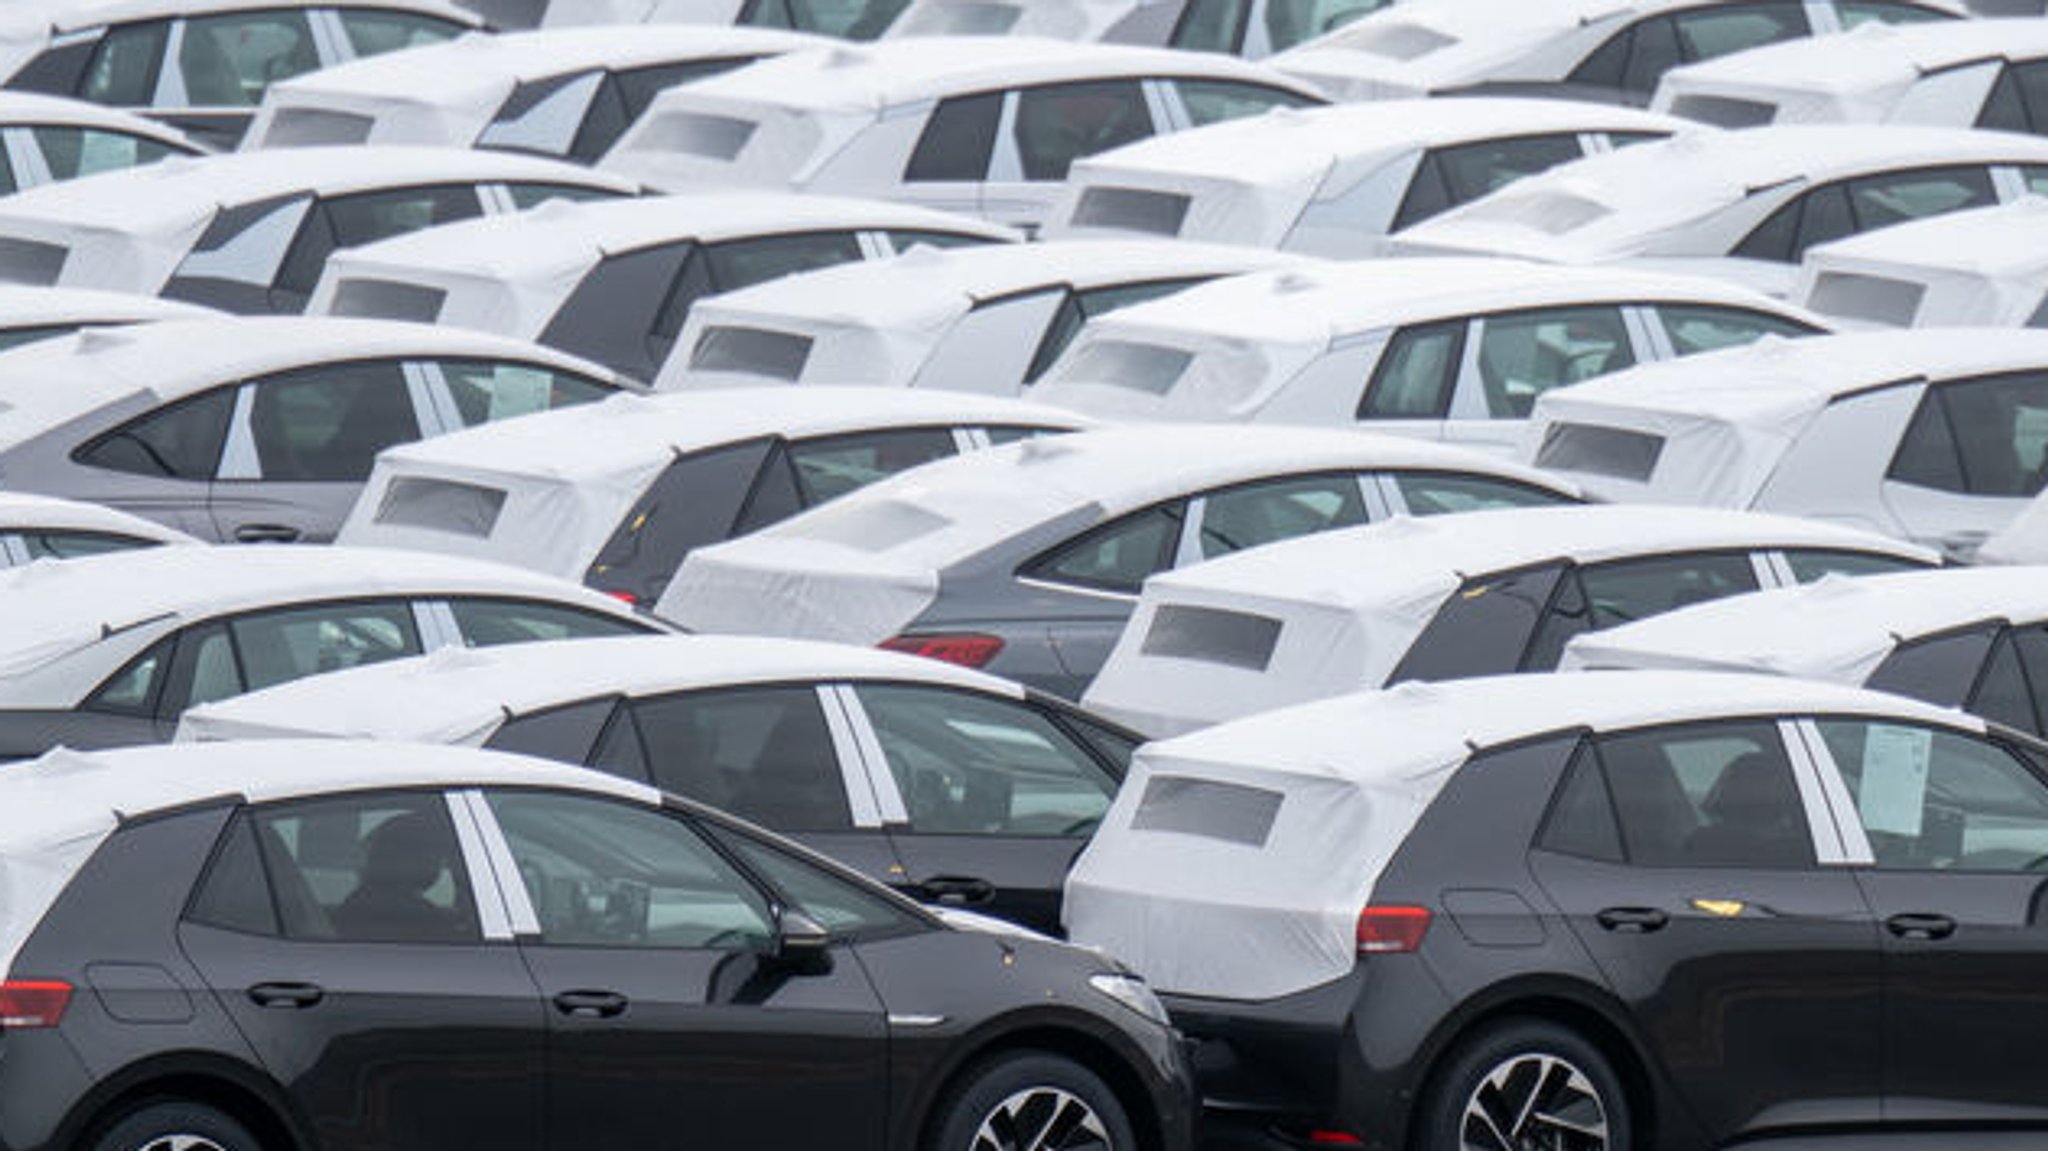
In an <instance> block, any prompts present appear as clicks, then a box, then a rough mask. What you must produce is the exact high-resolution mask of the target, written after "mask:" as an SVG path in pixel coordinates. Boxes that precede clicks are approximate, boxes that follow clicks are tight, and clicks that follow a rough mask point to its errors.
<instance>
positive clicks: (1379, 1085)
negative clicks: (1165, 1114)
mask: <svg viewBox="0 0 2048 1151" xmlns="http://www.w3.org/2000/svg"><path fill="white" fill-rule="evenodd" d="M2044 757H2048V749H2044V747H2043V745H2041V744H2040V743H2038V742H2036V741H2034V740H2032V739H2030V738H2028V737H2025V736H2022V735H2019V734H2017V733H2011V732H2006V731H2002V730H1989V729H1987V727H1986V725H1985V723H1984V721H1983V720H1981V719H1979V718H1977V717H1975V716H1971V715H1966V714H1964V713H1961V712H1957V711H1954V710H1952V709H1949V708H1939V707H1934V706H1932V705H1929V704H1924V703H1920V702H1917V701H1914V700H1909V699H1906V698H1904V697H1901V696H1896V695H1890V694H1887V693H1881V692H1869V691H1862V690H1858V689H1852V688H1844V687H1839V686H1836V685H1832V684H1819V683H1809V682H1806V681H1801V680H1795V679H1788V678H1785V677H1782V676H1745V675H1734V674H1712V673H1692V674H1686V673H1678V672H1625V673H1624V672H1613V673H1586V674H1580V675H1548V676H1544V675H1534V676H1504V677H1497V678H1488V679H1477V680H1463V681H1459V682H1456V683H1439V684H1410V685H1406V686H1403V687H1400V688H1396V689H1394V690H1392V691H1387V692H1362V693H1359V694H1356V695H1350V696H1344V697H1341V698H1338V699H1333V700H1326V701H1323V702H1320V703H1314V704H1307V705H1304V706H1301V707H1293V708H1285V709H1282V710H1280V711H1274V712H1268V713H1266V714H1264V715H1260V716H1255V717H1252V718H1249V719H1244V720H1240V721H1237V722H1235V723H1231V724H1224V725H1221V726H1218V727H1214V728H1210V729H1209V730H1207V731H1200V732H1196V733H1194V734H1192V735H1186V736H1182V737H1180V738H1178V739H1173V740H1167V741H1163V742H1160V743H1154V744H1149V745H1147V746H1145V747H1144V748H1142V749H1141V750H1140V751H1139V753H1138V757H1137V759H1136V761H1135V762H1134V763H1133V765H1132V770H1131V775H1130V777H1129V778H1128V780H1127V781H1126V783H1125V786H1124V789H1123V791H1122V792H1121V793H1120V795H1119V797H1118V802H1117V804H1116V805H1115V806H1114V807H1112V808H1111V809H1110V813H1109V815H1108V817H1107V818H1106V819H1105V820H1104V822H1103V826H1102V830H1100V831H1099V832H1097V833H1096V836H1095V839H1094V840H1093V842H1092V843H1091V844H1090V845H1089V848H1088V850H1087V851H1085V852H1083V853H1082V856H1081V859H1080V860H1079V862H1078V863H1077V864H1076V866H1075V870H1074V873H1073V876H1072V878H1070V879H1069V880H1068V882H1067V925H1068V927H1069V928H1070V929H1071V931H1072V933H1073V937H1074V938H1075V939H1076V940H1077V941H1081V942H1085V943H1089V944H1092V945H1095V946H1098V947H1102V948H1104V949H1105V950H1107V951H1109V952H1110V953H1111V954H1114V955H1118V956H1119V957H1121V958H1123V959H1124V960H1125V961H1127V962H1129V963H1131V964H1132V965H1133V966H1135V967H1137V968H1138V969H1139V970H1142V971H1144V972H1145V974H1146V978H1147V979H1148V980H1150V981H1151V982H1152V984H1153V986H1154V987H1156V988H1157V989H1158V990H1159V991H1160V993H1161V998H1162V999H1163V1000H1164V1001H1165V1003H1166V1006H1167V1009H1168V1011H1169V1013H1170V1014H1171V1015H1172V1017H1173V1020H1174V1022H1175V1023H1176V1024H1177V1025H1178V1026H1179V1027H1180V1028H1181V1029H1182V1030H1183V1031H1184V1032H1186V1033H1187V1034H1188V1036H1189V1038H1190V1040H1191V1041H1192V1042H1193V1044H1194V1046H1195V1051H1196V1055H1195V1063H1196V1066H1197V1067H1198V1068H1200V1069H1201V1071H1200V1072H1199V1074H1200V1076H1201V1083H1202V1090H1203V1095H1204V1097H1205V1100H1206V1101H1207V1102H1208V1103H1209V1104H1210V1105H1211V1110H1210V1114H1211V1116H1213V1117H1215V1118H1216V1123H1215V1125H1214V1126H1213V1127H1210V1128H1208V1129H1206V1130H1207V1136H1208V1137H1210V1138H1221V1137H1222V1136H1223V1134H1224V1131H1225V1130H1226V1129H1227V1127H1228V1126H1238V1125H1242V1126H1245V1127H1250V1128H1251V1129H1252V1130H1253V1131H1254V1132H1256V1131H1257V1130H1258V1129H1259V1128H1261V1127H1268V1129H1270V1127H1278V1128H1279V1129H1280V1130H1283V1131H1289V1130H1291V1131H1320V1132H1325V1133H1326V1134H1325V1135H1324V1136H1322V1138H1320V1139H1319V1140H1317V1142H1318V1143H1319V1144H1321V1145H1326V1146H1327V1145H1330V1144H1351V1145H1354V1146H1358V1147H1361V1148H1365V1149H1368V1151H1395V1149H1400V1148H1411V1147H1416V1146H1423V1147H1457V1146H1460V1145H1463V1146H1469V1147H1486V1146H1489V1145H1491V1146H1494V1147H1517V1146H1525V1147H1526V1146H1535V1147H1542V1146H1544V1145H1545V1144H1548V1145H1550V1146H1553V1147H1573V1146H1577V1147H1586V1148H1591V1147H1600V1148H1606V1149H1611V1151H1644V1149H1647V1148H1657V1149H1659V1151H1705V1149H1707V1148H1713V1147H1727V1146H1731V1145H1734V1144H1739V1143H1742V1142H1747V1141H1748V1139H1749V1137H1750V1136H1752V1135H1755V1136H1758V1137H1759V1138H1762V1139H1765V1140H1766V1141H1767V1140H1768V1139H1769V1138H1770V1137H1777V1138H1784V1139H1789V1140H1797V1141H1798V1142H1800V1143H1802V1144H1804V1145H1807V1146H1823V1145H1828V1146H1843V1147H1852V1146H1865V1147H1867V1146H1871V1145H1873V1144H1874V1143H1879V1142H1885V1141H1890V1140H1886V1139H1884V1138H1883V1136H1882V1134H1881V1133H1880V1131H1879V1128H1880V1127H1889V1128H1890V1129H1892V1130H1893V1131H1895V1132H1897V1133H1898V1134H1899V1135H1901V1136H1906V1137H1907V1138H1902V1139H1901V1140H1900V1142H1902V1143H1905V1142H1910V1141H1911V1140H1912V1139H1926V1140H1931V1141H1933V1142H1936V1143H1941V1142H1943V1141H1944V1138H1943V1136H1941V1135H1937V1134H1935V1132H1936V1131H1938V1130H1946V1131H1948V1132H1950V1133H1951V1136H1950V1138H1949V1139H1948V1140H1947V1141H1948V1143H1949V1145H1952V1146H1972V1145H1975V1146H1985V1145H1986V1144H1985V1143H1983V1142H1980V1141H1978V1140H1977V1136H1979V1135H1981V1134H1982V1132H1983V1128H1981V1127H1973V1126H1972V1124H1973V1122H1974V1120H1975V1117H1976V1116H1979V1115H1982V1114H1985V1113H1987V1112H1988V1111H1991V1110H1994V1109H1996V1110H2000V1111H2002V1112H2003V1113H2004V1114H2005V1115H2007V1116H2008V1120H2007V1122H2006V1123H2005V1124H2003V1125H2001V1130H2002V1133H2005V1134H2013V1135H2019V1131H2018V1129H2019V1128H2021V1127H2026V1128H2030V1129H2033V1130H2035V1131H2038V1130H2039V1129H2040V1128H2041V1127H2042V1126H2043V1123H2044V1119H2043V1117H2042V1115H2041V1113H2040V1111H2039V1110H2038V1109H2037V1108H2035V1107H2033V1106H2032V1105H2030V1104H2029V1103H2027V1102H2026V1100H2029V1099H2031V1098H2033V1096H2032V1090H2033V1069H2032V1067H2031V1066H2030V1065H2028V1064H2026V1063H2025V1062H2024V1061H2015V1060H2014V1059H2013V1058H2012V1055H2011V1051H2012V1048H2011V1047H2009V1046H2007V1044H2008V1043H2010V1042H2016V1041H2018V1040H2020V1039H2021V1038H2022V1037H2023V1036H2025V1035H2028V1034H2031V1033H2032V1030H2033V1028H2034V1027H2035V1026H2036V1025H2037V1022H2038V1021H2037V1019H2036V1016H2037V1015H2038V1014H2039V1012H2037V1011H2036V1010H2035V1004H2036V1002H2037V999H2036V996H2034V995H2033V994H2032V992H2031V988H2032V986H2033V985H2032V984H2031V983H2030V982H2029V981H2028V979H2027V978H2026V976H2025V975H2024V971H2025V970H2027V969H2028V968H2029V966H2030V965H2031V964H2033V963H2034V959H2033V956H2032V953H2031V952H2029V951H2027V948H2028V946H2030V945H2029V944H2028V943H2026V942H2022V941H2027V940H2032V939H2033V938H2035V936H2036V932H2037V930H2038V926H2037V924H2038V919H2039V916H2040V911H2039V908H2038V903H2039V901H2038V900H2036V899H2034V898H2033V896H2034V893H2035V890H2036V888H2037V887H2038V886H2039V884H2040V872H2039V870H2038V868H2037V867H2033V866H2030V865H2032V864H2034V863H2035V861H2037V860H2038V859H2039V858H2040V857H2041V856H2042V855H2043V854H2044V853H2048V781H2044V778H2043V770H2044V767H2048V758H2044ZM1169 925H1170V928H1169ZM2023 956H2024V958H2023ZM2008 1037H2010V1038H2008ZM1909 1129H1910V1130H1909ZM1766 1133H1768V1135H1766ZM2019 1137H2020V1138H2021V1139H2022V1141H2024V1139H2025V1138H2028V1137H2030V1136H2029V1135H2019ZM1303 1141H1304V1142H1306V1140H1303Z"/></svg>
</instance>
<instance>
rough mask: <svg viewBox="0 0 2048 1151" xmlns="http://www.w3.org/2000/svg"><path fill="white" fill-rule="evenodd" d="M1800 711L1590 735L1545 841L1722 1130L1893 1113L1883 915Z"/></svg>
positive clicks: (1640, 1025) (1553, 892)
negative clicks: (1885, 1062) (1813, 755)
mask: <svg viewBox="0 0 2048 1151" xmlns="http://www.w3.org/2000/svg"><path fill="white" fill-rule="evenodd" d="M1790 726H1791V725H1790V724H1789V723H1780V722H1774V721H1771V720H1768V719H1731V720H1722V721H1711V722H1703V723H1693V724H1686V725H1675V726H1667V727H1651V728H1646V729H1642V730H1638V731H1632V732H1620V733H1613V734H1608V735H1603V736H1600V737H1597V738H1595V739H1591V740H1588V741H1587V742H1586V743H1584V744H1582V745H1581V749H1580V752H1579V754H1578V755H1577V756H1576V757H1575V758H1574V761H1573V763H1572V765H1571V767H1569V768H1568V769H1567V771H1566V776H1565V779H1564V781H1563V783H1561V784H1560V786H1559V791H1558V793H1557V795H1556V796H1555V798H1554V799H1553V801H1552V810H1551V812H1550V814H1549V816H1548V817H1547V819H1546V823H1545V826H1544V829H1543V831H1542V832H1541V834H1540V836H1539V839H1538V841H1537V847H1536V850H1535V851H1533V852H1532V853H1531V854H1530V857H1529V862H1530V869H1531V871H1532V873H1533V874H1534V875H1535V877H1536V879H1537V881H1538V883H1539V884H1540V885H1541V887H1542V889H1543V890H1544V892H1545V893H1547V895H1548V896H1549V898H1550V900H1551V901H1552V902H1553V903H1554V904H1555V905H1556V907H1557V910H1558V911H1559V913H1560V914H1562V915H1563V917H1564V919H1565V921H1566V923H1567V924H1568V925H1569V927H1570V929H1571V932H1572V934H1573V936H1574V937H1575V938H1576V939H1577V940H1578V942H1579V944H1580V945H1581V946H1583V947H1584V948H1585V949H1586V951H1587V952H1588V953H1589V954H1590V955H1591V957H1592V959H1593V961H1594V963H1595V964H1596V965H1597V967H1598V968H1599V970H1600V972H1601V974H1602V975H1603V976H1604V977H1605V979H1606V982H1607V985H1608V987H1609V989H1610V990H1611V991H1612V992H1613V993H1614V995H1615V996H1616V998H1617V999H1618V1000H1619V1001H1620V1004H1621V1006H1622V1007H1623V1009H1624V1010H1626V1011H1627V1012H1628V1014H1629V1016H1630V1018H1631V1021H1632V1023H1633V1024H1634V1026H1635V1028H1636V1030H1637V1031H1638V1032H1639V1033H1640V1034H1642V1035H1644V1036H1647V1037H1650V1039H1651V1042H1652V1043H1653V1044H1654V1046H1655V1048H1656V1049H1657V1051H1658V1052H1659V1054H1660V1056H1661V1060H1662V1063H1663V1066H1662V1068H1661V1069H1660V1070H1661V1071H1662V1073H1663V1074H1664V1075H1665V1076H1668V1078H1669V1081H1670V1082H1671V1084H1672V1085H1673V1087H1674V1088H1675V1089H1676V1091H1677V1093H1678V1095H1679V1097H1680V1098H1681V1099H1683V1100H1684V1102H1685V1103H1686V1104H1687V1105H1688V1109H1689V1110H1691V1111H1692V1112H1693V1114H1694V1115H1695V1116H1697V1118H1698V1119H1699V1121H1700V1122H1701V1124H1702V1125H1703V1126H1704V1127H1705V1128H1706V1132H1707V1136H1708V1138H1709V1140H1711V1141H1713V1142H1715V1143H1716V1144H1717V1145H1718V1144H1719V1143H1720V1142H1722V1141H1725V1140H1728V1139H1730V1138H1732V1137H1738V1136H1740V1135H1742V1134H1744V1133H1748V1132H1752V1131H1756V1130H1759V1129H1765V1128H1770V1127H1779V1126H1787V1125H1806V1124H1823V1123H1867V1122H1873V1121H1875V1120H1876V1119H1877V1118H1878V1116H1879V1112H1880V1096H1881V1092H1882V1085H1881V1070H1882V1061H1881V1055H1880V1050H1881V1049H1880V1044H1879V1038H1880V1034H1881V1028H1880V1020H1881V1013H1882V994H1881V987H1882V984H1881V976H1882V973H1881V966H1880V958H1879V945H1878V940H1877V934H1878V932H1877V925H1876V922H1875V921H1874V920H1873V918H1872V916H1871V914H1870V911H1869V908H1868V906H1867V905H1866V903H1865V901H1864V898H1863V894H1862V891H1861V890H1860V888H1859V887H1858V886H1857V882H1856V877H1855V875H1854V874H1853V873H1852V872H1851V871H1850V870H1849V869H1848V868H1847V867H1845V866H1843V864H1844V863H1845V862H1846V861H1847V857H1846V854H1845V849H1844V847H1843V845H1842V844H1841V842H1840V841H1839V839H1838V838H1837V837H1836V835H1835V833H1834V831H1833V827H1832V825H1831V824H1829V823H1828V822H1827V815H1826V807H1825V805H1824V804H1823V803H1822V802H1821V800H1820V799H1819V796H1818V783H1817V781H1816V776H1817V773H1816V772H1815V771H1814V768H1813V765H1812V763H1811V762H1810V760H1808V759H1807V758H1806V757H1805V754H1804V751H1803V746H1802V745H1799V744H1797V743H1788V742H1787V740H1788V738H1789V735H1790V733H1789V732H1788V731H1787V730H1786V729H1787V728H1789V727H1790ZM1736 1069H1739V1073H1738V1072H1737V1071H1736Z"/></svg>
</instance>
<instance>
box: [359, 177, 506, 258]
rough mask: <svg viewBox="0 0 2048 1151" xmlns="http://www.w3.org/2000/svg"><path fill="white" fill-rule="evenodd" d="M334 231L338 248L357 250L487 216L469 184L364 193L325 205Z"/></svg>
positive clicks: (429, 185) (435, 185)
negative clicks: (426, 229)
mask: <svg viewBox="0 0 2048 1151" xmlns="http://www.w3.org/2000/svg"><path fill="white" fill-rule="evenodd" d="M322 203H323V205H324V206H325V207H326V209H327V218H328V221H329V223H330V224H331V225H332V227H333V229H334V246H335V247H337V248H353V247H355V246H356V245H358V244H369V243H374V242H375V241H378V240H385V239H389V238H391V237H392V236H398V235H403V234H404V233H407V232H417V231H419V230H420V229H421V228H431V227H433V226H434V225H436V224H447V223H452V222H454V221H456V220H467V219H470V218H472V217H474V216H478V215H481V214H482V213H483V204H482V201H480V200H479V199H478V198H477V194H476V189H475V188H473V187H471V186H470V185H468V184H428V185H423V186H421V187H417V188H393V189H390V190H389V191H382V192H360V193H357V194H355V195H352V196H335V197H332V198H331V199H328V200H325V201H322Z"/></svg>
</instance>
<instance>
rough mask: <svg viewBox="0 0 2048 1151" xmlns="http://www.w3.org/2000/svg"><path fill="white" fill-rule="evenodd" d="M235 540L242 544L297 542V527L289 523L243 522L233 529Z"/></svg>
mask: <svg viewBox="0 0 2048 1151" xmlns="http://www.w3.org/2000/svg"><path fill="white" fill-rule="evenodd" d="M235 542H236V543H243V544H291V543H297V542H299V529H297V528H295V527H293V526H291V525H290V524H243V525H241V526H240V527H238V528H236V529H235Z"/></svg>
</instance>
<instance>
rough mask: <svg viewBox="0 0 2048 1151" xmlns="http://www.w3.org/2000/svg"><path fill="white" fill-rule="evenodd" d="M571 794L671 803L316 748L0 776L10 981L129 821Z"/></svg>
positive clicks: (433, 756) (555, 777) (1, 908)
mask: <svg viewBox="0 0 2048 1151" xmlns="http://www.w3.org/2000/svg"><path fill="white" fill-rule="evenodd" d="M490 784H504V785H508V786H515V787H516V786H521V785H525V786H534V787H567V788H573V789H576V790H579V791H586V792H595V793H598V794H603V795H614V796H619V797H621V798H624V799H630V800H635V801H638V802H641V803H646V804H655V803H659V802H660V800H661V796H660V793H659V792H657V791H655V790H654V789H653V788H650V787H648V786H646V785H645V784H640V783H633V782H631V781H629V780H625V779H618V778H615V777H612V776H607V775H603V774H600V773H598V772H594V771H587V770H585V769H583V768H579V767H568V766H565V765H563V764H558V763H548V762H545V761H542V760H537V759H530V758H527V757H525V756H515V755H505V754H503V753H500V752H478V751H470V750H455V749H450V748H436V747H423V746H414V745H404V744H383V745H372V744H361V743H357V744H343V743H336V742H329V741H306V742H300V743H295V744H291V745H288V746H279V745H277V744H274V743H265V744H253V743H248V744H214V745H210V746H208V747H204V748H194V747H190V746H166V747H137V748H124V749H121V750H118V751H94V752H76V751H71V750H68V749H65V748H58V749H57V750H55V751H52V752H50V753H49V754H47V755H45V756H43V757H42V758H40V759H37V760H34V761H32V762H29V763H24V764H10V765H8V767H7V769H6V770H5V771H0V979H4V978H6V977H7V975H8V974H10V968H11V967H12V966H13V963H14V958H15V956H16V954H18V953H19V951H20V949H21V945H22V944H23V943H24V942H26V941H27V939H28V937H29V935H30V934H31V933H32V932H34V930H35V928H36V925H37V924H38V923H40V922H41V921H42V918H43V916H44V915H45V914H46V913H47V912H48V911H49V909H50V905H51V904H52V903H54V902H55V901H56V899H57V897H58V896H59V895H60V894H62V893H63V890H64V888H65V886H66V885H67V884H69V883H70V882H71V879H72V877H73V876H74V875H76V874H77V873H78V869H79V868H80V867H82V866H84V864H85V861H86V860H87V859H88V858H90V857H91V856H92V853H93V852H94V851H97V850H98V849H99V845H100V844H101V843H102V842H104V841H105V840H106V838H107V836H109V835H111V834H113V832H114V829H115V828H116V827H117V826H119V824H120V822H121V821H122V820H123V819H127V818H132V817H135V816H140V815H147V814H149V813H151V812H156V811H163V810H166V809H169V808H175V807H180V806H183V805H185V804H190V803H196V802H199V801H201V800H205V799H212V798H215V797H218V796H230V795H239V796H241V797H243V798H245V799H247V800H248V801H250V802H252V803H262V802H265V801H268V800H277V799H288V798H292V797H294V796H301V795H318V794H324V793H332V792H345V791H357V790H363V789H369V788H386V787H433V786H444V787H455V786H477V785H490Z"/></svg>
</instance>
